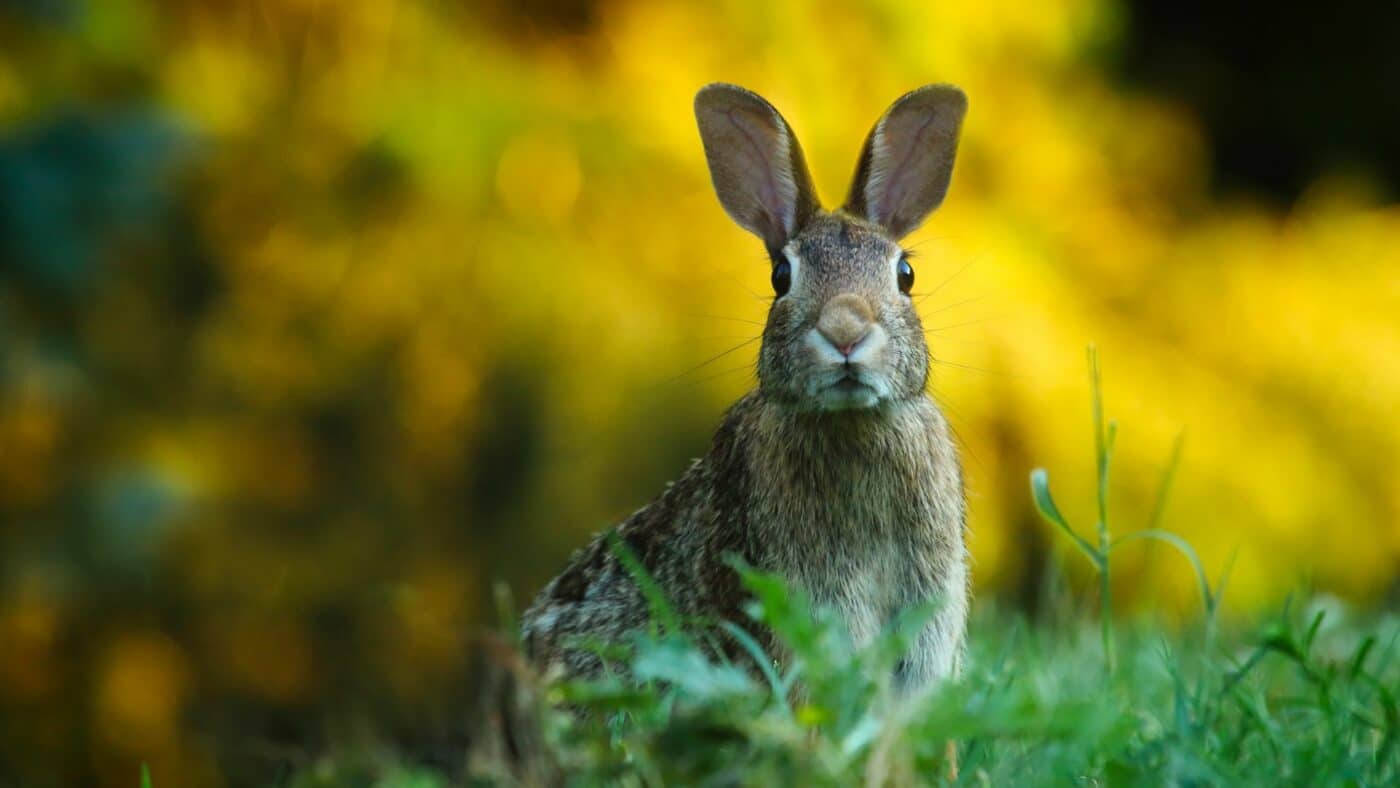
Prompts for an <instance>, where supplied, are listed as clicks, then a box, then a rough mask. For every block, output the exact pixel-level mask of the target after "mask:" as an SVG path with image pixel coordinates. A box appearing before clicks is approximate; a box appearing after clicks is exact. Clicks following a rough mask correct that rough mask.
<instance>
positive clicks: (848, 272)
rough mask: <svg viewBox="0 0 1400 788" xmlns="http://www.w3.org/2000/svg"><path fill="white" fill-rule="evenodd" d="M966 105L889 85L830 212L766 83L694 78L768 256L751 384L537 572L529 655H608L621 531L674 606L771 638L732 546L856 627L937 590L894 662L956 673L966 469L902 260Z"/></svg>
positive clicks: (912, 676) (631, 621) (620, 581)
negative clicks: (554, 566)
mask: <svg viewBox="0 0 1400 788" xmlns="http://www.w3.org/2000/svg"><path fill="white" fill-rule="evenodd" d="M966 111H967V98H966V96H965V95H964V94H963V92H962V91H961V90H960V89H958V88H956V87H953V86H951V85H929V86H926V87H922V88H919V89H918V90H914V91H912V92H910V93H907V94H905V95H904V96H902V97H901V98H900V99H899V100H897V101H895V102H894V104H892V105H891V106H890V107H889V109H888V110H886V112H885V113H884V115H883V116H882V117H881V118H880V119H879V121H878V122H876V124H875V126H874V128H873V129H872V130H871V132H870V134H869V136H868V137H867V139H866V140H865V144H864V147H863V148H862V150H861V153H860V158H859V161H858V163H857V166H856V172H855V178H854V182H853V183H852V185H851V189H850V193H849V195H848V196H847V198H846V201H845V204H844V205H843V206H842V207H841V208H839V209H838V210H835V211H830V212H828V211H826V210H824V209H823V208H822V207H821V206H820V204H819V203H818V201H817V195H816V192H815V190H814V188H813V186H812V179H811V176H810V175H809V173H808V171H807V166H806V164H805V162H804V160H803V156H802V149H801V148H800V147H799V146H798V143H797V138H796V137H795V136H794V135H793V131H792V128H791V127H790V126H789V125H788V123H787V121H785V120H784V119H783V117H782V116H781V115H780V114H779V113H778V111H777V110H776V109H774V108H773V106H772V105H771V104H769V103H768V102H767V101H765V100H764V99H763V98H762V97H760V96H758V95H757V94H755V93H753V92H750V91H748V90H746V89H744V88H741V87H738V86H736V85H729V84H723V83H715V84H711V85H707V86H706V87H704V88H702V89H701V90H700V91H699V93H698V94H697V95H696V97H695V116H696V120H697V122H698V124H699V128H700V137H701V141H702V143H703V146H704V150H705V157H706V160H707V161H708V164H709V169H710V175H711V179H712V181H713V183H714V188H715V191H716V193H717V194H718V196H719V201H720V204H721V205H722V206H723V207H724V209H725V211H726V212H727V213H728V214H729V216H730V217H731V218H732V219H733V220H734V221H735V222H737V223H738V224H739V225H740V226H742V227H743V228H744V229H746V230H748V231H749V232H751V233H753V234H754V235H756V236H758V237H759V238H760V239H761V240H762V241H763V243H764V245H765V246H766V247H767V251H768V255H769V258H770V260H771V262H772V272H771V273H772V277H771V278H772V285H773V291H774V298H773V302H772V305H771V307H770V309H769V312H768V317H767V321H766V323H765V325H764V328H763V336H762V347H761V350H760V351H759V355H758V386H757V388H755V389H754V390H753V391H751V392H749V393H748V394H746V395H745V396H744V397H742V398H741V399H740V400H739V401H738V402H737V403H735V404H734V405H733V406H732V407H731V408H730V409H729V410H728V412H727V413H726V414H725V416H724V418H723V420H722V422H721V423H720V425H719V428H718V430H717V431H716V432H715V434H714V438H713V441H712V443H711V444H710V447H709V450H708V452H707V453H706V454H705V456H703V457H701V458H700V459H697V460H695V461H694V462H693V463H692V464H691V465H690V467H689V469H687V470H686V471H685V473H683V474H682V475H681V477H680V478H679V479H677V480H676V481H674V482H672V483H671V484H669V485H668V486H667V487H666V489H665V491H664V492H662V493H661V495H660V496H659V497H657V498H656V499H655V500H653V501H652V502H651V503H649V504H647V505H646V506H645V507H643V508H642V509H640V510H638V511H637V512H635V513H634V514H632V515H631V516H630V517H628V518H627V520H626V521H625V522H623V523H622V524H621V525H619V526H617V527H616V528H615V529H613V531H611V532H609V533H611V534H613V536H611V537H610V536H609V534H604V535H600V536H598V537H596V538H595V539H594V540H593V541H592V543H591V544H589V545H588V546H587V547H585V548H583V549H582V550H580V551H578V552H577V553H575V554H574V556H573V558H572V559H571V560H570V562H569V565H568V567H567V568H566V569H565V570H564V571H563V572H562V573H561V574H560V575H559V576H558V577H556V578H555V579H554V580H553V581H551V582H550V583H549V584H548V585H547V586H546V587H545V588H544V589H543V590H542V591H541V592H540V594H539V596H538V597H537V598H536V599H535V601H534V603H533V604H532V605H531V607H530V608H529V609H528V610H527V611H526V612H525V614H524V616H523V620H522V636H523V641H524V646H525V649H526V653H527V655H528V657H529V658H530V659H531V660H532V661H533V662H534V663H535V664H536V665H537V666H538V667H539V669H541V670H542V671H544V672H546V673H547V674H551V675H560V674H563V675H569V676H575V677H587V676H593V675H596V674H598V673H599V671H600V670H601V667H602V665H601V662H600V659H599V657H598V656H597V655H596V654H595V653H594V652H593V651H592V650H590V649H588V648H585V647H582V646H581V645H580V643H581V641H586V640H593V641H595V642H596V641H601V642H607V643H625V642H626V640H627V638H628V636H629V633H632V632H634V631H636V630H638V629H640V628H644V627H645V626H647V624H648V620H649V619H648V611H649V608H648V603H647V600H646V598H645V597H644V595H643V593H642V592H641V590H640V589H639V587H638V585H637V583H636V582H635V581H634V577H633V575H632V574H631V573H630V572H629V571H628V569H627V567H626V566H625V565H624V563H623V562H622V561H621V560H620V559H619V557H618V555H617V552H616V551H615V550H614V549H613V548H612V546H611V545H610V543H609V541H610V539H616V540H618V541H620V543H621V544H622V545H625V546H626V547H627V548H628V549H629V550H630V551H631V553H632V554H633V555H635V556H636V558H637V559H638V560H639V561H640V563H641V564H642V565H643V566H644V567H645V568H646V570H647V571H648V573H650V575H651V576H652V578H653V579H654V580H655V582H656V584H657V585H659V587H660V589H661V591H662V592H664V593H665V594H666V596H667V597H668V599H669V600H670V602H671V603H672V604H673V605H674V607H675V609H676V611H677V612H678V613H679V614H681V615H682V616H684V617H686V618H692V617H695V618H704V619H710V620H716V619H718V620H729V621H732V622H734V623H736V624H738V625H740V626H744V627H746V628H747V629H749V630H750V631H751V632H753V633H754V634H755V637H756V638H757V639H758V640H759V642H760V643H761V644H762V645H763V646H764V647H765V648H767V649H769V653H770V654H774V655H778V656H777V657H776V658H778V659H780V660H781V656H780V655H781V652H780V651H779V650H778V644H776V643H774V642H773V639H772V637H771V635H769V634H768V633H765V632H763V631H761V628H760V627H759V626H758V625H757V624H755V623H754V622H753V621H752V620H751V619H750V618H749V617H748V616H746V615H745V613H744V612H743V606H744V603H745V601H746V594H745V591H744V588H743V587H742V585H741V583H740V580H739V577H738V575H737V573H736V571H735V570H734V569H733V567H732V564H731V562H730V560H728V559H727V556H731V555H733V556H737V557H738V558H739V559H742V561H744V562H747V563H748V564H749V565H751V566H753V567H756V568H758V569H762V570H765V571H768V572H773V573H776V574H778V575H780V576H781V577H783V578H784V579H785V580H786V581H787V582H788V583H790V584H792V585H794V586H796V587H798V588H800V589H802V590H803V591H804V592H806V593H807V594H808V595H809V596H810V597H811V599H812V601H813V603H814V604H817V605H826V606H831V607H833V608H835V609H836V610H837V611H838V612H839V613H840V615H841V616H842V617H843V619H844V621H845V623H846V625H847V626H848V627H849V630H850V634H851V638H852V641H853V643H854V644H855V645H857V646H861V645H864V644H867V643H869V642H870V641H871V640H872V639H873V638H875V637H876V635H877V634H878V633H879V632H880V631H881V630H882V628H884V627H885V626H886V625H887V624H889V623H890V622H891V620H892V619H893V618H894V617H895V616H896V615H897V614H898V613H899V612H900V611H901V610H902V609H904V608H906V607H908V606H910V605H913V604H917V603H921V602H924V601H927V600H930V599H936V600H939V601H940V603H941V604H940V606H939V607H938V610H937V612H936V613H935V614H934V617H933V618H932V619H931V620H930V621H929V622H928V623H927V624H926V625H925V626H924V629H923V630H921V631H920V633H919V634H918V635H917V636H916V637H915V638H914V642H913V646H912V648H911V650H910V652H909V654H908V655H907V656H906V657H905V658H904V660H903V661H902V662H901V663H900V664H899V666H898V668H897V669H896V671H895V675H894V676H893V677H891V681H892V682H893V685H894V686H895V687H896V689H897V690H898V691H900V692H904V693H912V692H915V691H918V690H919V689H921V688H925V687H930V686H933V685H936V683H937V682H939V681H941V680H943V679H945V678H948V677H951V676H953V675H955V673H956V672H957V671H958V669H959V662H960V659H961V654H962V651H963V642H964V637H965V631H966V623H967V613H968V605H969V597H970V591H969V570H968V554H967V548H966V530H967V527H966V508H965V497H964V492H963V481H962V470H961V466H960V463H959V459H958V452H957V449H956V447H955V445H954V443H953V440H952V438H951V437H950V429H949V426H948V423H947V421H946V420H945V418H944V416H943V414H942V413H941V412H940V410H939V408H938V406H937V405H936V404H935V403H934V401H933V399H932V398H931V397H930V396H929V395H928V393H927V392H926V389H927V383H928V378H929V350H928V346H927V345H926V343H925V339H924V332H923V330H922V327H921V324H920V321H919V317H918V314H917V312H916V310H915V307H914V303H913V301H912V300H911V298H910V289H911V287H912V286H913V283H914V269H913V267H912V265H911V263H910V260H909V256H908V254H907V252H906V251H905V250H904V249H902V248H901V247H900V245H899V243H898V241H899V239H901V238H903V237H904V236H905V235H907V234H908V233H909V232H911V231H912V230H914V229H915V228H916V227H917V226H919V224H921V223H922V221H923V220H924V219H925V218H926V217H927V216H928V215H929V214H930V213H931V212H933V210H934V209H935V208H937V207H938V206H939V204H940V203H941V202H942V201H943V198H944V195H945V194H946V193H947V191H948V186H949V182H950V180H951V177H952V172H953V160H954V156H955V154H956V152H957V146H958V137H959V133H960V131H961V128H962V120H963V116H964V115H965V114H966ZM726 648H735V645H734V644H729V645H727V646H726ZM739 653H740V652H738V650H737V648H735V651H734V654H735V655H736V656H737V655H738V654H739Z"/></svg>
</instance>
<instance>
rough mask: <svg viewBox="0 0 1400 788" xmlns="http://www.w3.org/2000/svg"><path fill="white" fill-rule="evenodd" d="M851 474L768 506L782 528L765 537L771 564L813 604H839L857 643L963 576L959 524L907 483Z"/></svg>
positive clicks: (876, 632) (775, 529)
mask: <svg viewBox="0 0 1400 788" xmlns="http://www.w3.org/2000/svg"><path fill="white" fill-rule="evenodd" d="M826 481H827V482H830V481H831V480H826ZM849 481H850V485H849V486H846V485H834V486H830V485H829V486H825V490H826V494H823V493H822V492H821V491H820V490H816V489H814V490H811V491H809V492H811V493H812V495H811V496H810V497H808V498H806V499H805V503H804V504H803V505H801V506H794V507H789V508H788V509H787V510H786V511H783V512H781V513H779V512H774V515H775V518H776V522H775V523H774V524H775V525H776V528H774V533H775V536H776V535H778V534H781V536H778V537H777V538H776V539H774V540H773V541H770V542H769V543H768V544H769V545H770V547H771V548H772V553H771V554H770V559H771V561H772V564H773V566H772V568H773V569H775V570H776V571H778V572H779V573H780V574H782V575H784V576H785V577H788V578H789V579H790V580H792V581H794V582H796V583H797V584H798V585H799V586H800V587H802V588H804V589H805V590H806V591H807V593H808V594H810V595H811V596H812V599H813V601H814V602H815V603H816V604H818V605H825V606H830V607H834V608H836V609H837V610H839V611H840V612H841V613H842V615H843V617H844V618H845V619H846V621H847V624H848V625H849V627H850V630H851V634H852V637H853V638H854V640H855V642H856V643H857V644H863V643H866V642H869V641H870V640H871V639H872V638H873V637H875V635H876V634H878V633H879V632H880V630H881V629H883V628H884V627H885V626H886V624H887V623H888V622H889V621H890V620H891V619H892V618H893V617H894V616H895V615H897V614H898V613H899V611H900V610H902V609H904V608H905V607H907V606H909V605H911V604H914V603H917V602H920V601H923V600H926V599H929V598H931V597H935V596H937V595H939V594H940V593H942V591H943V588H944V586H947V585H949V582H948V581H950V580H952V579H953V575H959V576H961V575H960V573H959V572H958V571H956V569H957V568H956V567H955V566H953V564H954V563H956V562H957V561H958V560H959V558H960V556H961V549H962V548H961V544H960V543H955V540H956V537H955V536H954V535H955V534H958V532H959V529H960V524H959V523H954V522H953V521H952V515H951V514H950V513H945V512H940V511H939V510H938V508H937V507H935V506H932V505H930V500H931V497H932V496H931V495H930V494H924V493H921V492H918V491H914V490H911V489H910V488H909V486H908V485H894V484H890V483H888V482H887V481H885V480H882V479H879V478H859V479H851V480H849ZM843 488H844V489H843ZM856 489H859V493H858V494H857V493H856Z"/></svg>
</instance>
